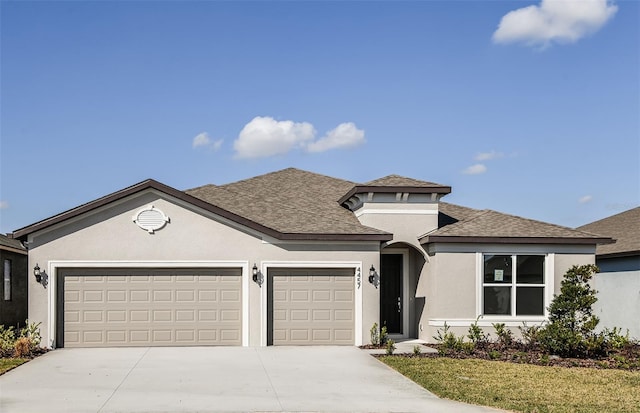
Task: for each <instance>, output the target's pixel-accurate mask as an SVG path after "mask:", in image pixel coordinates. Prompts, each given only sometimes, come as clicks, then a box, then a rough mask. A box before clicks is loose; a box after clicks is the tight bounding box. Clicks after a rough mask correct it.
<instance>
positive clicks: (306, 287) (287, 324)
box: [268, 268, 355, 345]
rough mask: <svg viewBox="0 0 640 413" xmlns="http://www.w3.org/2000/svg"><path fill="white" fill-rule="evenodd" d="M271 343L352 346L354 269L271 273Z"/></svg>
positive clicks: (353, 333) (353, 340)
mask: <svg viewBox="0 0 640 413" xmlns="http://www.w3.org/2000/svg"><path fill="white" fill-rule="evenodd" d="M268 275H269V287H270V291H269V300H270V302H269V322H270V326H269V328H270V339H269V344H274V345H335V344H338V345H353V344H354V342H355V332H354V331H355V286H354V284H355V283H354V271H353V269H344V268H343V269H317V268H314V269H303V268H284V269H270V270H269V274H268Z"/></svg>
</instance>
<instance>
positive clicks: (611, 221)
mask: <svg viewBox="0 0 640 413" xmlns="http://www.w3.org/2000/svg"><path fill="white" fill-rule="evenodd" d="M578 229H579V230H580V231H586V232H591V233H594V234H603V235H606V236H608V237H611V238H614V239H615V240H616V242H615V244H605V245H598V247H597V248H596V265H597V266H598V267H599V268H600V273H598V274H596V276H595V278H594V288H595V289H596V290H597V291H598V302H597V303H596V304H595V305H594V309H595V312H596V315H597V316H598V317H599V318H600V327H603V328H604V327H607V328H610V329H611V328H613V327H619V328H622V333H623V334H624V333H625V332H626V330H629V335H630V336H631V337H635V338H637V339H640V207H636V208H633V209H630V210H628V211H625V212H621V213H619V214H616V215H613V216H610V217H608V218H604V219H601V220H599V221H596V222H592V223H590V224H587V225H583V226H581V227H579V228H578Z"/></svg>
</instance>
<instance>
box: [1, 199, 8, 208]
mask: <svg viewBox="0 0 640 413" xmlns="http://www.w3.org/2000/svg"><path fill="white" fill-rule="evenodd" d="M7 208H9V203H8V202H7V201H0V209H7Z"/></svg>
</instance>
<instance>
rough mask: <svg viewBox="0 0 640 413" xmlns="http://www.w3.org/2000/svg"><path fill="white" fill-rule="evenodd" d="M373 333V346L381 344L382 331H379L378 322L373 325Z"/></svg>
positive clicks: (371, 331)
mask: <svg viewBox="0 0 640 413" xmlns="http://www.w3.org/2000/svg"><path fill="white" fill-rule="evenodd" d="M369 331H370V333H371V345H372V346H376V347H377V346H379V345H380V333H379V332H378V323H373V326H372V327H371V330H369Z"/></svg>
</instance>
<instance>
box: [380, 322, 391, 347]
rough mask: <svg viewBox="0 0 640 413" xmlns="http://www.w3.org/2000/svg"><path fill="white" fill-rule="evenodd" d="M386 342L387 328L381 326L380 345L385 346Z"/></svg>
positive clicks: (387, 338) (387, 337)
mask: <svg viewBox="0 0 640 413" xmlns="http://www.w3.org/2000/svg"><path fill="white" fill-rule="evenodd" d="M387 340H389V334H388V333H387V326H383V327H382V328H381V329H380V345H381V346H384V345H386V344H387Z"/></svg>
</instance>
